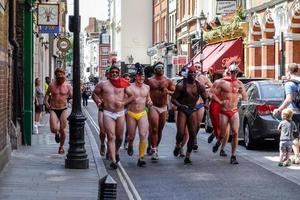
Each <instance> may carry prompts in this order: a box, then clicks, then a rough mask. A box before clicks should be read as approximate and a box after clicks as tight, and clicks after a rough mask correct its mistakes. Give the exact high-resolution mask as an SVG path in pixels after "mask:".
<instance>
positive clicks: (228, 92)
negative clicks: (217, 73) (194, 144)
mask: <svg viewBox="0 0 300 200" xmlns="http://www.w3.org/2000/svg"><path fill="white" fill-rule="evenodd" d="M228 70H229V72H230V77H225V78H223V79H222V80H220V83H219V84H218V87H216V88H215V89H214V94H215V100H216V101H217V102H219V103H220V105H221V113H220V129H221V135H220V137H219V138H218V141H217V143H216V144H215V145H214V146H213V152H214V153H215V152H217V151H218V148H219V146H220V145H221V141H222V140H223V138H224V137H225V136H226V128H227V126H228V124H229V125H230V128H231V131H232V144H231V147H232V150H231V158H230V163H231V164H238V161H237V160H236V149H237V145H238V130H239V126H240V121H239V114H238V108H237V104H238V101H239V96H240V95H241V96H242V100H244V101H247V100H248V96H247V93H246V90H245V87H244V85H243V83H242V82H241V81H239V80H238V79H237V78H236V75H237V74H238V72H239V68H238V66H237V64H236V63H235V62H233V63H231V65H230V66H229V67H228Z"/></svg>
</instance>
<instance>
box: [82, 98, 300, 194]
mask: <svg viewBox="0 0 300 200" xmlns="http://www.w3.org/2000/svg"><path fill="white" fill-rule="evenodd" d="M83 110H84V113H85V115H86V116H87V118H88V119H87V121H86V122H87V123H86V125H87V126H89V127H90V128H91V130H92V132H93V134H94V136H95V137H96V141H97V143H98V144H99V139H98V133H97V130H98V125H97V109H96V107H95V104H94V103H93V102H92V101H91V100H89V104H88V107H86V109H83ZM175 134H176V127H175V124H174V123H167V124H166V126H165V128H164V131H163V137H162V141H161V144H160V146H159V156H160V160H159V161H158V162H157V163H153V162H152V161H151V160H150V158H149V157H148V156H146V161H147V165H146V167H144V168H138V167H137V165H136V162H137V159H138V155H137V152H138V148H137V144H138V136H137V137H136V139H135V146H134V155H133V157H130V156H128V155H127V151H126V150H124V149H123V147H121V149H120V158H121V167H120V168H119V169H118V170H116V171H113V170H110V169H109V162H108V161H106V160H105V158H103V159H104V163H105V165H106V168H107V170H108V173H109V174H110V175H111V176H112V177H113V178H114V179H115V180H116V181H117V182H118V194H117V198H118V199H284V198H285V199H299V195H300V190H299V188H300V187H299V185H300V178H299V170H300V166H299V165H292V166H290V167H288V168H286V167H284V168H283V167H278V166H277V164H278V162H277V160H278V150H277V149H278V147H277V145H275V144H274V143H273V142H267V143H265V144H268V145H269V146H265V147H264V146H262V147H259V149H258V150H255V151H249V150H246V149H245V147H244V146H243V145H239V147H238V154H237V159H238V161H239V163H240V164H239V165H236V166H233V165H230V163H229V157H227V158H223V157H220V156H219V154H213V153H212V151H211V148H212V144H208V143H207V137H208V134H206V133H205V132H204V130H203V129H201V131H200V132H199V133H198V145H199V150H198V152H193V153H192V157H191V159H192V161H193V164H192V165H184V164H183V158H175V157H174V156H173V153H172V152H173V148H174V144H175ZM213 143H214V142H213ZM241 144H242V143H241ZM230 149H231V147H230V144H229V145H228V146H227V149H226V152H227V153H228V154H229V155H230Z"/></svg>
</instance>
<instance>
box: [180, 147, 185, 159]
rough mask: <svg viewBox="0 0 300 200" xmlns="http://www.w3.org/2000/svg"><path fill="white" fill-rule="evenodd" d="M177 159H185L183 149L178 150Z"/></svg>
mask: <svg viewBox="0 0 300 200" xmlns="http://www.w3.org/2000/svg"><path fill="white" fill-rule="evenodd" d="M179 157H180V158H183V157H185V154H184V152H183V148H180V153H179Z"/></svg>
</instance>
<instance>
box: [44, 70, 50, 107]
mask: <svg viewBox="0 0 300 200" xmlns="http://www.w3.org/2000/svg"><path fill="white" fill-rule="evenodd" d="M50 83H51V79H50V77H49V76H46V77H45V84H44V92H45V93H46V91H47V90H48V87H49V84H50ZM50 98H51V94H50V95H49V102H48V103H50ZM44 105H45V113H50V110H49V109H48V108H47V107H46V103H45V104H44Z"/></svg>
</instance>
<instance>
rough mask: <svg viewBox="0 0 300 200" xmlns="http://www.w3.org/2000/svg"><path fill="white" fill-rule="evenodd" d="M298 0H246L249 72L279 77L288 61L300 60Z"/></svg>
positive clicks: (255, 75)
mask: <svg viewBox="0 0 300 200" xmlns="http://www.w3.org/2000/svg"><path fill="white" fill-rule="evenodd" d="M299 6H300V1H299V0H295V1H291V0H289V1H286V0H278V1H270V0H268V1H267V0H265V1H258V0H252V1H248V2H247V12H248V13H249V16H250V18H249V33H248V34H249V40H248V46H247V49H246V52H249V56H248V58H249V59H248V60H247V61H246V62H247V65H248V66H249V68H248V70H249V76H251V77H268V78H275V79H278V78H279V77H281V76H282V75H284V74H285V69H286V67H287V65H288V64H290V63H298V64H299V63H300V54H299V53H298V52H299V51H300V9H299Z"/></svg>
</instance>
